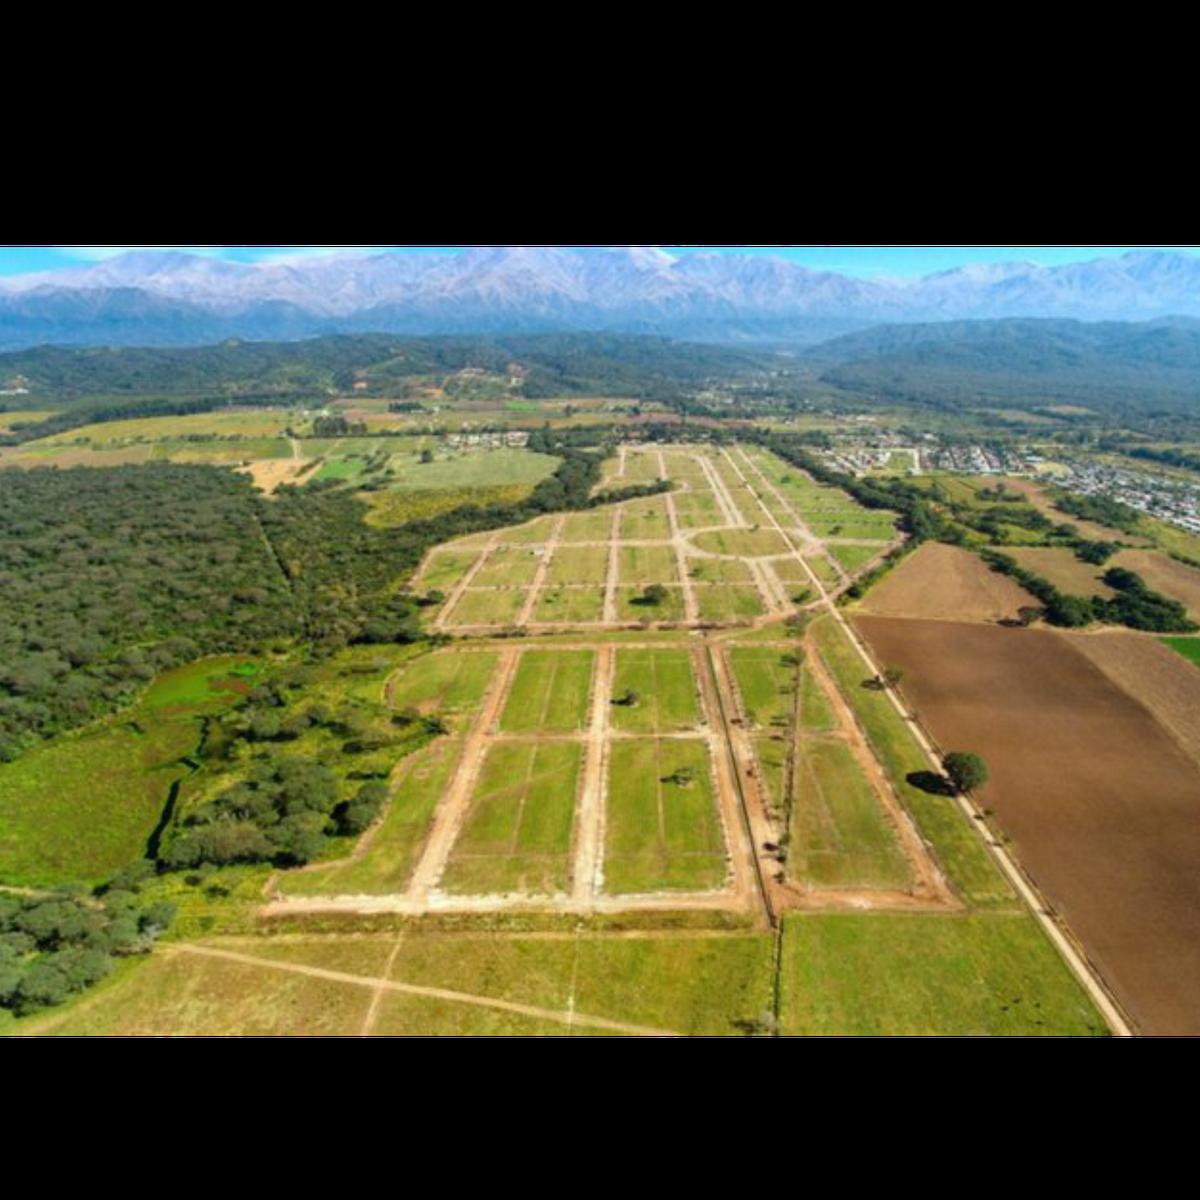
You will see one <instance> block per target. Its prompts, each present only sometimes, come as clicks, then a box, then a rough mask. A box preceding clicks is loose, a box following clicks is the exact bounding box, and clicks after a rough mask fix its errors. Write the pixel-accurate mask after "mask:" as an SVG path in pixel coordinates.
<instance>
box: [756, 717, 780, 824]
mask: <svg viewBox="0 0 1200 1200" xmlns="http://www.w3.org/2000/svg"><path fill="white" fill-rule="evenodd" d="M750 742H751V745H752V746H753V747H754V757H755V760H756V761H757V763H758V772H759V778H760V779H761V780H762V782H763V784H764V785H765V787H766V793H767V799H768V801H769V802H770V804H771V807H772V809H773V810H774V811H775V812H776V813H782V812H783V811H784V810H785V807H786V802H787V800H788V778H787V759H788V738H787V737H783V736H780V735H779V734H769V733H755V734H752V735H751V737H750Z"/></svg>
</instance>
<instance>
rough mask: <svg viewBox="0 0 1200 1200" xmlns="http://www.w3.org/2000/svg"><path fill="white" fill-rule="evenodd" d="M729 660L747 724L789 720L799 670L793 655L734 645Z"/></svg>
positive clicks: (777, 723)
mask: <svg viewBox="0 0 1200 1200" xmlns="http://www.w3.org/2000/svg"><path fill="white" fill-rule="evenodd" d="M729 661H730V663H731V665H732V667H733V674H734V678H735V679H736V680H737V685H738V692H739V693H740V695H741V698H742V707H743V710H744V712H745V715H746V720H747V721H748V722H749V723H750V724H751V725H758V726H762V727H767V726H780V727H784V726H787V725H789V724H790V723H791V719H792V709H793V707H794V703H795V695H796V684H797V682H798V678H799V669H798V666H797V663H796V659H795V655H794V653H793V652H791V651H788V650H781V649H778V648H777V647H774V646H734V647H733V648H732V649H731V650H730V651H729Z"/></svg>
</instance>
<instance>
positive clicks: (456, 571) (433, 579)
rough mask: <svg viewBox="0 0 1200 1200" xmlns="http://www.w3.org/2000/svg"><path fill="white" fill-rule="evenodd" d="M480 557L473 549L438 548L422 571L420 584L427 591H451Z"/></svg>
mask: <svg viewBox="0 0 1200 1200" xmlns="http://www.w3.org/2000/svg"><path fill="white" fill-rule="evenodd" d="M478 557H479V555H478V553H476V552H474V551H471V550H438V551H436V552H435V553H433V554H431V555H430V556H429V559H428V561H427V562H426V564H425V569H424V570H423V571H422V572H421V579H420V586H421V587H422V588H424V589H425V590H426V591H433V590H435V589H436V590H438V591H443V592H444V591H449V589H450V588H452V587H454V585H455V584H456V583H458V582H459V580H461V579H462V577H463V576H464V575H465V574H466V573H467V572H468V571H469V570H470V569H471V564H472V563H474V561H475V560H476V559H477V558H478Z"/></svg>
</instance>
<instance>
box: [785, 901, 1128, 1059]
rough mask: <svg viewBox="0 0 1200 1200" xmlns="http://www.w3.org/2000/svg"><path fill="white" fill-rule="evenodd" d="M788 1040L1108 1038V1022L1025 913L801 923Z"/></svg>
mask: <svg viewBox="0 0 1200 1200" xmlns="http://www.w3.org/2000/svg"><path fill="white" fill-rule="evenodd" d="M779 1025H780V1032H781V1033H783V1034H808V1035H812V1034H817V1035H831V1034H832V1035H868V1036H880V1035H908V1036H913V1035H942V1036H946V1035H954V1036H981V1035H992V1036H995V1035H1010V1036H1028V1035H1031V1034H1042V1035H1052V1034H1060V1035H1076V1036H1079V1035H1083V1036H1087V1035H1100V1034H1103V1033H1105V1032H1106V1030H1105V1025H1104V1022H1103V1020H1102V1019H1101V1017H1100V1015H1099V1014H1098V1013H1097V1012H1096V1011H1095V1009H1094V1008H1093V1006H1092V1004H1091V1002H1090V1001H1089V1000H1088V998H1087V996H1086V995H1085V994H1084V992H1083V990H1082V989H1081V988H1080V986H1079V984H1078V983H1077V982H1076V981H1075V979H1074V978H1073V976H1072V975H1071V974H1070V972H1069V971H1068V970H1067V967H1066V966H1065V964H1064V963H1063V961H1062V959H1060V958H1059V956H1058V954H1057V952H1056V951H1055V950H1054V949H1053V947H1052V946H1051V945H1050V943H1049V942H1048V941H1047V940H1046V938H1045V936H1044V935H1043V934H1042V932H1041V930H1040V929H1039V928H1038V926H1037V924H1036V922H1035V921H1034V919H1033V918H1032V917H1030V916H1026V915H1024V914H1020V915H1018V914H1012V915H1008V914H973V915H947V916H935V915H932V914H920V915H916V914H909V913H878V914H870V915H868V914H865V913H845V914H843V913H837V914H810V915H808V914H806V915H803V916H800V915H793V916H788V917H787V918H786V919H785V924H784V939H783V963H782V972H781V996H780V1022H779Z"/></svg>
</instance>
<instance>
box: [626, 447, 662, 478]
mask: <svg viewBox="0 0 1200 1200" xmlns="http://www.w3.org/2000/svg"><path fill="white" fill-rule="evenodd" d="M659 475H660V471H659V466H658V452H657V451H655V450H630V451H626V454H625V474H624V476H623V480H624V482H625V483H626V484H631V483H653V482H654V480H656V479H657V478H658V477H659Z"/></svg>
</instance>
